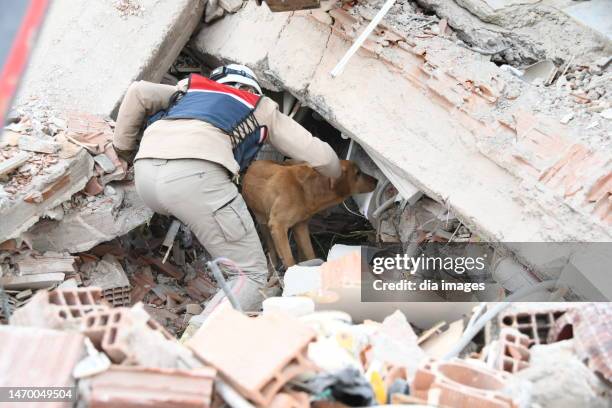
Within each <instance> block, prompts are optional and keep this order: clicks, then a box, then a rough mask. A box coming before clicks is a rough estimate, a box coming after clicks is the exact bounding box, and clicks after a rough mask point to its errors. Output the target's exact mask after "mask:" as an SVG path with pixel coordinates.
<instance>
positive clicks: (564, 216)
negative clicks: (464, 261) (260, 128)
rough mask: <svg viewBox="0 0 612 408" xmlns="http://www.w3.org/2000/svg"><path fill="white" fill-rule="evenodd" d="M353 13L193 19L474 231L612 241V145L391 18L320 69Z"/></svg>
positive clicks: (486, 66)
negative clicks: (340, 69)
mask: <svg viewBox="0 0 612 408" xmlns="http://www.w3.org/2000/svg"><path fill="white" fill-rule="evenodd" d="M330 17H333V23H332V18H330ZM355 24H357V25H358V23H357V22H356V21H355V20H354V19H353V18H352V17H351V16H349V15H348V14H347V13H343V12H342V11H341V10H332V11H331V12H330V13H329V14H328V13H325V12H322V11H320V10H318V11H312V12H295V13H292V14H272V13H269V12H268V11H267V10H266V9H265V8H264V7H261V8H257V7H255V6H254V5H253V4H248V5H247V6H246V7H245V8H243V9H242V10H241V11H240V12H238V13H236V14H234V15H230V16H226V17H225V18H224V19H222V20H221V21H218V22H216V23H215V24H213V25H211V26H205V27H204V28H203V29H202V31H201V32H200V33H199V35H198V36H197V38H196V45H197V47H198V48H199V50H200V51H201V52H202V53H203V54H205V55H207V56H209V57H210V58H211V59H213V60H215V61H232V62H238V63H242V64H247V65H249V66H250V67H252V68H253V69H255V70H256V72H257V74H258V75H260V76H261V77H262V78H263V79H264V81H265V82H267V83H269V84H272V85H274V86H276V87H277V88H285V89H288V90H289V91H291V92H292V93H293V94H294V95H296V96H297V97H298V98H300V99H301V100H302V101H303V102H305V103H306V104H307V105H309V106H310V107H312V108H313V109H315V110H316V111H317V112H319V113H320V114H322V115H323V116H324V117H325V118H326V119H327V120H328V121H330V122H331V123H332V124H334V125H335V126H336V127H337V128H339V129H340V130H341V131H342V132H343V133H345V134H347V135H350V136H351V137H352V138H353V139H355V140H356V141H357V142H359V143H360V144H361V145H363V146H364V148H366V149H367V150H368V151H370V152H375V155H376V156H377V157H376V159H377V161H378V163H379V165H381V164H382V165H383V166H388V167H389V168H390V169H391V170H392V171H393V172H394V173H396V174H397V175H398V176H400V177H404V178H406V179H408V180H410V181H411V182H412V183H413V184H415V185H416V186H417V187H419V188H420V189H421V190H422V191H424V192H425V193H427V194H428V195H429V196H431V197H433V198H435V199H436V200H438V201H440V202H444V203H446V204H447V205H448V206H449V208H450V209H451V210H452V211H453V212H454V213H455V214H456V215H457V216H458V217H460V219H461V220H462V221H463V222H464V223H465V224H466V225H468V226H469V227H470V228H471V229H472V230H473V231H474V232H476V233H478V234H480V235H481V236H482V237H484V239H487V240H490V241H494V242H531V241H542V242H548V241H574V240H577V241H609V240H611V239H612V227H611V225H612V208H611V205H610V204H609V203H608V197H609V196H610V192H609V191H608V189H609V187H604V185H606V186H607V184H606V181H605V180H607V178H608V177H610V173H611V168H610V166H611V162H610V159H609V158H610V157H612V155H611V154H610V152H609V151H608V152H605V154H602V153H604V152H597V151H593V150H590V149H589V148H588V147H586V146H584V145H582V144H581V143H579V139H578V137H576V133H577V132H578V131H581V132H584V129H572V128H570V127H568V126H561V125H559V123H558V120H551V118H550V117H547V116H545V115H542V114H538V113H533V114H532V113H531V112H537V111H538V109H537V105H538V104H539V103H541V98H540V99H538V92H539V90H536V89H534V87H531V86H530V85H528V84H526V83H523V82H521V81H520V80H519V79H517V78H514V77H512V76H511V75H510V74H508V73H506V72H504V71H502V70H500V69H499V68H498V67H497V66H495V65H494V64H493V63H491V62H489V61H487V60H486V59H484V58H482V57H481V56H480V55H478V54H475V53H473V52H471V51H469V50H466V49H464V48H461V47H458V46H456V45H455V44H454V43H453V42H451V41H448V40H446V39H444V38H441V37H431V36H429V37H430V38H417V37H414V38H406V37H404V36H402V35H400V34H398V33H395V32H394V31H393V30H392V29H390V28H389V27H383V29H380V30H378V32H377V33H375V34H374V35H373V36H371V37H370V39H369V40H368V41H367V42H366V44H365V45H364V47H363V48H362V49H361V51H359V52H358V53H357V54H356V55H355V56H354V57H353V59H351V61H350V63H349V64H348V66H347V67H346V69H345V71H344V73H343V74H342V75H341V76H339V77H338V78H332V77H331V75H330V74H329V72H330V70H331V69H332V68H333V67H334V66H335V64H336V63H337V62H338V61H339V60H340V58H341V57H342V55H343V54H344V53H345V52H346V50H347V49H348V47H349V46H350V44H351V42H352V40H353V39H354V38H355V33H359V28H355ZM500 106H501V107H503V109H499V107H500ZM582 136H584V134H582Z"/></svg>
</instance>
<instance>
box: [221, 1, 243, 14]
mask: <svg viewBox="0 0 612 408" xmlns="http://www.w3.org/2000/svg"><path fill="white" fill-rule="evenodd" d="M219 5H220V6H221V7H223V9H224V10H225V11H227V12H228V13H235V12H237V11H238V10H240V7H242V0H219Z"/></svg>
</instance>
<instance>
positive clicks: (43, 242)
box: [24, 185, 153, 253]
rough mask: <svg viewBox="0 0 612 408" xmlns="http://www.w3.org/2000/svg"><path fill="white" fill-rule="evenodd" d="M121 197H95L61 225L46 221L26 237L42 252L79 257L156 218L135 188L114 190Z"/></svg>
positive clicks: (72, 212) (67, 215) (117, 187)
mask: <svg viewBox="0 0 612 408" xmlns="http://www.w3.org/2000/svg"><path fill="white" fill-rule="evenodd" d="M114 188H115V189H116V191H117V193H118V194H115V195H113V196H111V197H107V196H104V195H99V196H96V198H95V200H94V201H92V202H90V203H88V204H83V205H82V206H81V207H78V208H74V209H72V210H71V211H70V212H68V213H67V214H65V215H64V218H63V219H62V221H59V222H58V221H55V220H43V221H41V222H39V223H38V224H37V225H35V226H34V227H33V228H31V229H30V230H29V231H28V232H27V233H25V234H24V238H25V239H27V240H29V242H30V243H31V244H32V247H33V248H34V249H36V250H39V251H58V252H70V253H77V252H83V251H87V250H89V249H91V248H93V247H94V246H96V245H97V244H99V243H101V242H106V241H110V240H112V239H114V238H116V237H118V236H121V235H125V234H127V233H128V232H129V231H131V230H132V229H134V228H136V227H138V226H139V225H142V224H144V223H145V222H147V221H148V220H149V219H151V217H152V216H153V211H151V210H150V209H149V208H147V207H146V206H145V205H144V203H143V202H142V200H141V199H140V197H139V196H138V194H137V193H136V188H135V187H134V186H133V185H127V186H115V187H114Z"/></svg>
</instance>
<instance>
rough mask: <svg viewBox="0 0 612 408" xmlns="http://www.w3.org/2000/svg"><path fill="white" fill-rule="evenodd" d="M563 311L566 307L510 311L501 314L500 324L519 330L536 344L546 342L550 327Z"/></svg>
mask: <svg viewBox="0 0 612 408" xmlns="http://www.w3.org/2000/svg"><path fill="white" fill-rule="evenodd" d="M563 313H565V310H564V309H555V310H547V311H535V310H534V311H521V312H508V313H505V314H502V315H500V316H499V325H500V327H512V328H514V329H516V330H518V331H519V332H520V333H522V334H524V335H526V336H528V337H529V338H530V339H531V340H532V341H533V342H534V344H546V342H547V339H548V332H549V331H550V328H551V327H552V325H553V324H554V323H555V320H557V319H558V318H559V317H561V316H562V315H563Z"/></svg>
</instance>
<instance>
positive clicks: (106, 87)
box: [17, 0, 204, 115]
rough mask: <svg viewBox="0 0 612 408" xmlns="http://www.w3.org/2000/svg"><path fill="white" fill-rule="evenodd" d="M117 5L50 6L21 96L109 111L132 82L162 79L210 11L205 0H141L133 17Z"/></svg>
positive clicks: (62, 2)
mask: <svg viewBox="0 0 612 408" xmlns="http://www.w3.org/2000/svg"><path fill="white" fill-rule="evenodd" d="M114 3H116V2H113V1H101V2H98V1H96V2H90V1H73V0H58V1H54V2H53V3H52V4H51V5H50V6H49V11H48V13H47V16H46V18H45V24H44V27H43V29H42V31H41V33H40V35H39V36H38V41H37V43H36V47H35V49H34V52H33V54H32V56H31V59H30V61H29V64H28V71H27V73H26V76H25V78H24V80H23V83H22V86H21V89H22V92H21V94H20V95H19V96H18V98H17V99H18V102H19V101H24V100H26V99H27V98H28V97H29V96H36V97H38V98H40V99H45V100H46V101H48V103H49V104H51V105H53V106H54V107H55V108H56V109H63V108H78V109H79V110H82V111H85V112H89V113H94V114H103V115H109V114H111V112H112V111H113V110H114V109H115V108H116V107H117V106H118V104H119V103H120V101H121V99H122V97H123V94H124V92H125V90H126V89H127V88H128V86H129V84H130V83H131V82H132V81H134V80H137V79H144V80H149V81H153V82H159V81H160V80H161V78H162V76H163V75H164V73H165V72H166V71H167V70H168V68H169V67H170V65H171V64H172V62H173V61H174V60H175V59H176V57H177V56H178V54H179V52H180V50H181V49H182V48H183V46H184V45H185V43H186V42H187V40H188V39H189V37H190V35H191V33H192V31H193V29H194V28H195V26H196V25H197V23H198V22H199V20H200V17H201V16H202V11H203V9H204V1H202V0H176V1H162V2H160V1H157V0H140V1H139V2H138V3H139V4H140V6H141V7H140V8H139V10H138V11H139V12H138V15H131V14H125V13H124V12H122V11H121V10H120V9H118V8H117V7H116V5H115V4H114ZM84 50H85V51H84ZM84 52H86V54H87V55H86V58H84V54H83V53H84ZM85 84H86V86H84V85H85Z"/></svg>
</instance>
